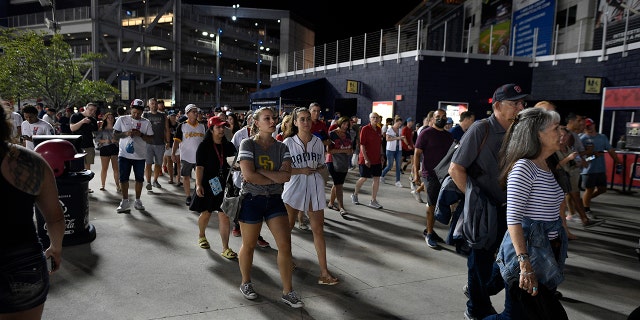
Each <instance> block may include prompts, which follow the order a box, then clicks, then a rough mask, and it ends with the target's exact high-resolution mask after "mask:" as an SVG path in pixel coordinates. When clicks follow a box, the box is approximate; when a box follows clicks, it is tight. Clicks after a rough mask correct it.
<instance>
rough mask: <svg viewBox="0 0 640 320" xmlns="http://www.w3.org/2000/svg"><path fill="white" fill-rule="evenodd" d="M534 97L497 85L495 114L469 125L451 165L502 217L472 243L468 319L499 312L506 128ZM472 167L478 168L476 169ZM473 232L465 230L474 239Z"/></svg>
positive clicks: (462, 183) (458, 179)
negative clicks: (494, 298) (493, 297)
mask: <svg viewBox="0 0 640 320" xmlns="http://www.w3.org/2000/svg"><path fill="white" fill-rule="evenodd" d="M528 97H529V95H528V94H527V93H525V92H524V91H523V90H522V88H521V87H520V86H519V85H517V84H514V83H509V84H505V85H502V86H500V87H499V88H498V89H496V91H495V92H494V94H493V104H492V108H493V114H492V115H491V116H490V117H489V118H487V119H485V120H482V121H477V122H475V123H474V124H473V125H471V127H469V129H468V130H467V131H466V132H465V134H464V135H463V136H462V140H461V141H460V147H458V149H457V150H456V152H455V153H454V155H453V158H452V159H451V165H450V166H449V174H450V175H451V179H453V182H454V183H455V184H456V186H457V187H458V189H460V191H461V192H462V193H465V192H466V191H467V190H466V189H467V176H471V177H473V178H474V181H475V185H473V187H474V188H478V189H479V190H480V192H482V193H483V194H484V195H486V197H487V198H488V200H489V205H490V206H493V207H494V210H487V212H495V213H496V215H497V217H493V219H496V220H494V221H497V225H489V230H487V231H486V233H484V234H481V235H480V237H478V239H476V240H478V241H477V242H476V243H470V245H471V247H472V248H471V251H470V253H469V257H468V258H467V259H468V260H467V268H468V276H467V285H465V287H464V291H465V294H466V295H467V297H468V298H469V300H468V301H467V310H466V311H465V313H464V315H465V318H466V319H483V318H484V317H486V316H488V315H491V314H495V313H496V310H495V309H494V308H493V306H492V305H491V299H490V296H491V295H495V294H496V293H498V292H500V290H502V289H503V288H504V282H503V281H502V276H501V275H500V272H499V270H498V269H497V265H496V266H495V268H494V264H495V263H494V262H495V253H496V251H497V249H498V246H499V245H500V241H501V240H502V236H503V235H504V233H505V232H506V230H507V216H506V203H507V193H506V191H505V190H504V189H503V188H502V187H501V186H500V183H498V176H499V175H500V168H499V167H498V163H499V159H498V153H499V151H500V147H501V146H502V138H503V137H504V134H505V132H506V130H507V129H508V128H509V126H510V125H511V122H512V121H513V120H514V119H515V117H516V116H517V114H518V112H520V111H522V110H523V109H524V108H525V107H526V106H527V103H526V102H525V99H526V98H528ZM472 167H473V168H474V169H473V170H470V169H471V168H472ZM467 209H468V208H467V206H466V205H465V209H464V210H465V211H467ZM474 212H478V210H474ZM487 212H485V214H487ZM466 213H467V212H465V213H464V214H466ZM474 219H475V218H474ZM490 219H491V218H490ZM489 221H491V220H489ZM467 236H468V235H466V234H465V238H467V240H468V237H467ZM507 303H509V299H506V300H505V305H506V304H507Z"/></svg>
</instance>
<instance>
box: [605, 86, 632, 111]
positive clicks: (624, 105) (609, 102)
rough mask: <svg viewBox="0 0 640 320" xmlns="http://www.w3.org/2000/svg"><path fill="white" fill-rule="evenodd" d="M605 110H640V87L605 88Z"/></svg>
mask: <svg viewBox="0 0 640 320" xmlns="http://www.w3.org/2000/svg"><path fill="white" fill-rule="evenodd" d="M603 99H604V103H603V107H604V109H605V110H628V109H640V87H617V88H616V87H613V88H604V98H603Z"/></svg>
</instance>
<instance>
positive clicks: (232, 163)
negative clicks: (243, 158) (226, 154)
mask: <svg viewBox="0 0 640 320" xmlns="http://www.w3.org/2000/svg"><path fill="white" fill-rule="evenodd" d="M239 154H240V150H237V151H236V156H235V157H233V162H231V168H229V172H227V178H226V179H225V180H224V181H225V183H227V181H229V177H230V176H231V171H233V165H234V164H235V163H236V160H238V155H239Z"/></svg>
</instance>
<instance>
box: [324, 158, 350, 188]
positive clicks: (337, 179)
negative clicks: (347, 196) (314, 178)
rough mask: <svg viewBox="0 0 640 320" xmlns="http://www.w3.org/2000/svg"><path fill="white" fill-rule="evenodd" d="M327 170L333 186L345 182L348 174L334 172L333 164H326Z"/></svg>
mask: <svg viewBox="0 0 640 320" xmlns="http://www.w3.org/2000/svg"><path fill="white" fill-rule="evenodd" d="M327 168H328V169H329V174H330V175H331V180H333V184H334V185H336V184H337V185H342V184H344V180H346V178H347V173H348V172H336V170H335V169H334V168H333V162H327Z"/></svg>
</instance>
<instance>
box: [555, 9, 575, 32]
mask: <svg viewBox="0 0 640 320" xmlns="http://www.w3.org/2000/svg"><path fill="white" fill-rule="evenodd" d="M577 11H578V6H577V5H575V6H572V7H570V8H568V9H564V10H561V11H558V13H557V15H556V24H557V25H558V26H560V29H562V28H565V27H568V26H572V25H574V24H576V12H577Z"/></svg>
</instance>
